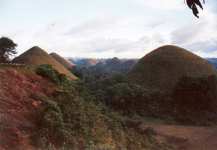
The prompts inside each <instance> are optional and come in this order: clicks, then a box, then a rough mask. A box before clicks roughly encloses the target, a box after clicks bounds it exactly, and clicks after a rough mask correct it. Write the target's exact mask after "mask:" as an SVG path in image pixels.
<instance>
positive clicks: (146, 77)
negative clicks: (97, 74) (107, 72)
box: [128, 45, 216, 90]
mask: <svg viewBox="0 0 217 150" xmlns="http://www.w3.org/2000/svg"><path fill="white" fill-rule="evenodd" d="M209 75H216V70H215V68H214V67H213V66H212V65H211V64H209V63H208V61H207V60H205V59H203V58H201V57H199V56H197V55H195V54H193V53H191V52H189V51H187V50H185V49H183V48H180V47H176V46H172V45H166V46H162V47H159V48H157V49H156V50H154V51H152V52H151V53H149V54H147V55H146V56H144V57H143V58H142V59H140V60H139V62H138V63H137V64H136V65H135V66H134V68H133V69H132V70H131V72H130V73H129V75H128V77H129V79H130V80H131V81H133V82H135V83H139V84H142V85H143V86H146V87H148V88H153V89H160V90H170V89H172V88H173V87H174V86H175V84H176V83H177V82H178V80H179V79H180V78H181V77H183V76H190V77H204V76H205V77H206V76H209Z"/></svg>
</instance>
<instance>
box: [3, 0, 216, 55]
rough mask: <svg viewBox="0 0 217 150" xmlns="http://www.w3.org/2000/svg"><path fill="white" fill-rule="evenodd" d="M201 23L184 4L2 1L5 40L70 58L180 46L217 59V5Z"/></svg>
mask: <svg viewBox="0 0 217 150" xmlns="http://www.w3.org/2000/svg"><path fill="white" fill-rule="evenodd" d="M206 1H207V2H206V5H205V6H204V7H205V10H204V11H202V12H201V14H200V19H197V18H195V17H194V16H193V15H192V13H191V11H190V10H189V9H188V8H187V6H186V5H185V4H184V1H183V0H149V1H147V0H0V36H8V37H9V38H11V39H13V40H14V41H15V42H16V43H17V44H18V45H19V46H18V48H17V50H18V52H19V54H20V53H22V52H24V51H25V50H27V49H29V48H31V47H32V46H35V45H37V46H40V47H41V48H43V49H45V50H47V51H48V52H53V51H54V52H57V53H59V54H60V55H63V56H65V57H97V58H102V57H114V56H117V57H121V58H134V57H137V58H139V57H142V56H144V55H145V54H147V53H148V52H150V51H151V50H153V49H154V48H156V47H158V46H161V45H164V44H175V45H178V46H181V47H184V48H187V49H189V50H191V51H192V52H194V53H196V54H198V55H200V56H202V57H217V1H216V0H206Z"/></svg>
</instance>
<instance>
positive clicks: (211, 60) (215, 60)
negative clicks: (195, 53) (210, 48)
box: [206, 58, 217, 68]
mask: <svg viewBox="0 0 217 150" xmlns="http://www.w3.org/2000/svg"><path fill="white" fill-rule="evenodd" d="M206 59H207V60H208V61H209V62H210V63H211V64H212V65H214V66H215V67H216V68H217V58H206Z"/></svg>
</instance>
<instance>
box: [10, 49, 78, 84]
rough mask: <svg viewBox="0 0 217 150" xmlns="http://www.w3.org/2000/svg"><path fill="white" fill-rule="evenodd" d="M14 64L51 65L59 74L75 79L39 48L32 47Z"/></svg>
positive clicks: (17, 58) (16, 59)
mask: <svg viewBox="0 0 217 150" xmlns="http://www.w3.org/2000/svg"><path fill="white" fill-rule="evenodd" d="M13 62H14V63H19V64H27V65H41V64H49V65H52V66H53V67H54V68H55V69H56V70H57V71H58V72H59V73H62V74H65V75H66V76H68V77H69V78H70V79H73V80H74V79H77V77H75V76H74V75H73V74H72V73H71V72H70V71H69V70H68V69H66V68H65V67H64V66H63V65H62V64H60V63H59V62H57V61H56V60H55V59H54V58H53V57H52V56H50V55H49V54H48V53H47V52H46V51H44V50H43V49H41V48H40V47H37V46H35V47H32V48H31V49H30V50H28V51H26V52H24V53H23V54H21V55H20V56H18V57H16V58H15V59H14V60H13Z"/></svg>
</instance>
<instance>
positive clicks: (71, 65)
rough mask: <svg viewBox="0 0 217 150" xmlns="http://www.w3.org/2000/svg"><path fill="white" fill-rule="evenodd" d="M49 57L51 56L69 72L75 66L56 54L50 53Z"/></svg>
mask: <svg viewBox="0 0 217 150" xmlns="http://www.w3.org/2000/svg"><path fill="white" fill-rule="evenodd" d="M50 56H52V57H53V58H54V59H55V60H56V61H57V62H59V63H60V64H62V65H63V66H64V67H65V68H67V69H69V70H71V69H72V68H73V67H74V66H75V64H72V63H71V62H70V61H68V60H66V59H65V58H63V57H61V56H60V55H58V54H57V53H51V54H50Z"/></svg>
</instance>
